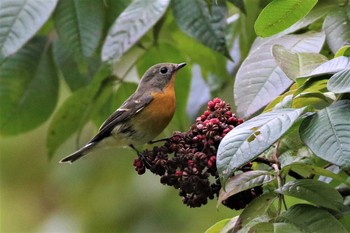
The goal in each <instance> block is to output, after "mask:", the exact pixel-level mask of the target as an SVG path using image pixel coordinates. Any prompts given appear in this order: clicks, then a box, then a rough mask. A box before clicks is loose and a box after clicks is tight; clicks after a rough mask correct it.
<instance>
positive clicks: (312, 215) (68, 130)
mask: <svg viewBox="0 0 350 233" xmlns="http://www.w3.org/2000/svg"><path fill="white" fill-rule="evenodd" d="M0 22H1V30H0V134H1V136H3V137H8V136H14V135H19V134H23V133H26V132H28V131H30V130H33V129H35V128H38V127H39V126H40V125H43V124H44V123H45V122H47V121H48V119H50V122H49V124H48V125H49V126H48V134H47V143H46V144H47V148H48V155H49V157H50V158H51V157H53V156H54V155H55V153H56V151H57V150H58V149H59V148H60V147H61V146H62V145H63V144H64V143H65V142H66V141H67V140H68V139H69V138H71V139H72V138H73V137H72V136H73V135H74V136H75V137H74V138H75V139H79V137H80V136H81V132H82V130H83V129H84V127H85V126H86V124H87V123H89V122H93V123H94V124H95V125H96V126H97V127H98V126H99V125H100V124H101V123H102V122H103V121H104V119H106V117H108V116H109V115H110V114H111V113H112V112H113V111H114V110H115V109H116V108H117V107H118V106H119V105H120V104H121V103H122V102H123V101H124V100H125V99H126V98H127V97H128V96H129V95H130V94H131V93H133V91H134V90H135V89H136V87H137V86H136V84H135V83H138V81H139V78H140V77H141V76H142V74H143V73H144V72H145V70H146V69H147V68H148V67H150V66H151V65H153V64H155V63H160V62H177V63H180V62H186V63H187V64H188V66H186V68H184V69H183V70H181V74H180V73H179V75H178V77H177V80H176V94H177V111H176V114H175V117H174V120H173V122H172V124H171V125H170V126H169V128H168V129H167V130H166V131H165V134H166V135H167V136H168V135H170V134H171V131H173V130H183V129H186V128H187V127H188V125H189V117H188V114H187V112H186V109H188V106H187V105H188V102H189V101H188V98H189V96H191V98H194V99H193V100H191V102H192V104H193V102H195V101H196V97H197V96H198V97H199V95H201V93H200V92H198V90H197V91H196V92H192V93H191V91H192V89H191V85H190V84H191V76H194V75H199V74H200V77H201V78H203V80H204V81H203V84H202V85H203V86H205V87H207V88H206V89H208V90H210V91H211V94H212V95H216V94H219V95H223V96H224V97H223V99H224V98H231V96H233V99H234V105H235V107H233V109H235V111H236V112H237V115H238V116H239V117H242V118H244V119H246V120H247V121H245V122H244V123H243V124H241V125H239V126H238V127H236V128H234V129H233V130H232V131H230V132H229V133H228V134H227V135H226V136H225V137H224V139H223V140H222V141H221V144H220V146H219V150H218V154H217V157H216V162H217V168H218V171H219V176H220V179H221V183H222V185H223V189H222V190H221V191H220V195H219V201H218V205H219V204H221V201H223V200H227V199H228V198H230V197H231V196H232V195H235V194H237V193H240V192H242V191H244V190H248V189H251V188H254V187H257V186H262V187H263V189H264V193H263V194H262V195H261V196H259V197H257V198H256V199H254V200H253V201H252V202H251V203H250V204H249V205H248V206H247V207H246V208H245V209H244V210H243V211H242V213H241V214H239V216H235V217H232V216H230V218H227V219H225V220H222V221H220V222H218V223H217V224H215V225H213V227H211V228H209V229H208V231H207V232H232V231H234V232H348V231H350V226H349V224H347V223H346V222H347V220H348V219H349V216H350V214H349V211H348V209H347V208H346V204H347V203H348V202H347V201H348V199H346V198H344V197H343V196H342V195H344V196H346V195H347V192H342V191H341V190H342V189H349V188H350V185H349V183H350V181H349V168H350V133H349V132H350V120H349V119H350V98H349V96H350V95H349V93H350V89H349V87H350V56H349V54H350V53H349V44H350V6H349V1H347V0H344V1H334V0H319V1H317V0H270V1H269V0H267V1H263V0H260V1H256V0H245V1H242V0H230V1H224V0H219V1H215V0H193V1H187V0H148V1H144V0H133V1H130V0H120V1H115V0H105V1H93V0H84V1H79V0H59V1H58V0H50V1H49V0H48V1H25V0H16V1H13V0H2V1H1V7H0ZM254 29H255V31H254ZM258 36H261V37H258ZM262 37H264V38H262ZM231 57H232V58H233V60H234V61H232V59H231ZM192 67H196V72H193V73H192V72H191V68H192ZM196 78H198V77H196ZM59 80H61V82H59ZM61 83H63V84H66V85H60V84H61ZM232 84H234V86H233V88H232ZM66 87H68V88H66ZM232 89H233V91H232ZM59 93H62V95H68V94H69V96H68V97H67V98H62V99H61V102H59V101H58V96H59V95H58V94H59ZM226 93H229V97H228V96H226ZM196 95H197V96H196ZM201 101H202V100H201ZM204 101H206V100H204ZM57 102H59V103H60V104H59V105H58V106H56V105H57ZM55 109H56V111H54V110H55ZM196 109H200V106H198V108H196ZM191 113H192V114H194V113H193V111H192V112H191ZM76 141H79V140H76ZM247 163H252V164H253V168H254V170H253V171H248V172H243V173H240V174H238V173H237V171H236V170H237V169H239V168H241V167H243V166H244V165H246V164H247ZM233 174H234V175H233ZM104 186H108V184H104ZM288 197H294V198H296V200H295V201H294V203H289V201H288V200H289V199H288ZM285 199H286V200H287V201H285ZM301 203H303V204H301ZM232 215H234V213H233V214H232ZM231 217H232V218H231Z"/></svg>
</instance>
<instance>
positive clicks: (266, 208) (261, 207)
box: [235, 193, 277, 232]
mask: <svg viewBox="0 0 350 233" xmlns="http://www.w3.org/2000/svg"><path fill="white" fill-rule="evenodd" d="M276 198H277V194H276V193H266V194H263V195H261V196H259V197H257V198H255V199H254V200H253V201H252V202H251V203H249V205H248V206H247V207H246V208H244V210H243V212H242V213H241V214H240V216H239V219H238V220H237V223H239V224H236V226H235V227H236V229H237V228H242V229H240V232H245V229H247V230H248V229H250V228H251V227H253V226H254V225H256V224H259V223H260V222H263V221H264V220H268V219H271V218H273V217H275V216H272V215H271V213H270V212H271V209H272V208H273V203H274V201H275V200H276ZM264 216H265V217H264ZM260 220H262V221H260Z"/></svg>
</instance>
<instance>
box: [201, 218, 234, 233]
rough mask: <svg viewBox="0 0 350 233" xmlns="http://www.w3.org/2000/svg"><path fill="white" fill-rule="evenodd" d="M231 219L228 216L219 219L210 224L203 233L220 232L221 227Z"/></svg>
mask: <svg viewBox="0 0 350 233" xmlns="http://www.w3.org/2000/svg"><path fill="white" fill-rule="evenodd" d="M230 221H231V219H230V218H226V219H224V220H221V221H219V222H217V223H215V224H214V225H212V226H211V227H210V228H209V229H208V230H206V231H205V233H221V232H222V229H223V228H224V227H225V225H226V224H228V223H229V222H230Z"/></svg>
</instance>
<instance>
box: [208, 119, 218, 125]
mask: <svg viewBox="0 0 350 233" xmlns="http://www.w3.org/2000/svg"><path fill="white" fill-rule="evenodd" d="M210 122H211V123H213V124H215V125H218V124H219V123H220V121H219V119H218V118H212V119H210Z"/></svg>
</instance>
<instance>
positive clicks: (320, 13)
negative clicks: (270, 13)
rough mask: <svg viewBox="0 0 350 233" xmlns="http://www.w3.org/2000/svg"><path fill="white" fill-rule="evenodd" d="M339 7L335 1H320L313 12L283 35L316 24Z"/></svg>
mask: <svg viewBox="0 0 350 233" xmlns="http://www.w3.org/2000/svg"><path fill="white" fill-rule="evenodd" d="M337 7H338V4H337V2H336V1H334V0H321V1H318V3H317V4H316V6H315V7H314V8H312V10H311V11H310V12H309V13H308V14H307V15H306V16H305V17H303V18H301V19H300V20H299V21H298V22H296V23H295V24H293V25H292V26H290V27H288V28H287V29H286V30H284V31H283V32H281V33H282V34H289V33H291V32H295V31H297V30H299V29H302V28H305V27H306V26H308V25H310V24H312V23H314V22H315V21H317V20H318V19H320V18H322V17H324V16H325V15H326V14H328V12H329V11H331V10H333V9H336V8H337Z"/></svg>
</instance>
